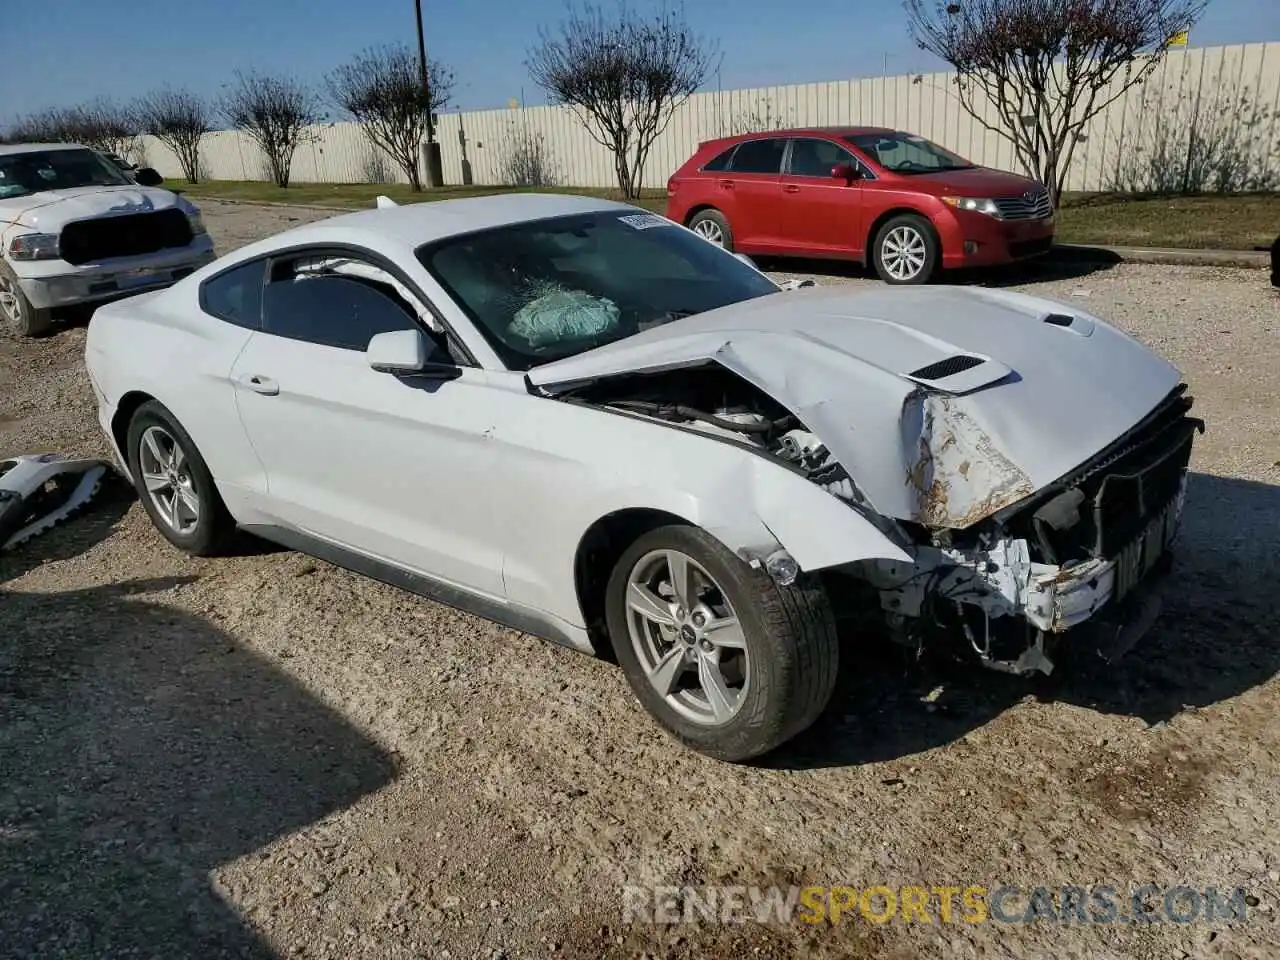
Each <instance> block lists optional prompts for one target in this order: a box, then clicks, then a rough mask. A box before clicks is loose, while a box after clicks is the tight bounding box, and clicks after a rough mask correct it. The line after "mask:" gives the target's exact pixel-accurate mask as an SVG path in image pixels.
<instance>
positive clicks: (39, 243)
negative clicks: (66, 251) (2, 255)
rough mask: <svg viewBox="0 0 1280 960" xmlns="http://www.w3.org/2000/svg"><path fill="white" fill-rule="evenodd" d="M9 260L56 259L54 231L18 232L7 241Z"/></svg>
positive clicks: (56, 239)
mask: <svg viewBox="0 0 1280 960" xmlns="http://www.w3.org/2000/svg"><path fill="white" fill-rule="evenodd" d="M8 252H9V259H10V260H24V261H29V260H57V259H58V257H59V256H60V254H59V251H58V235H57V234H56V233H20V234H18V236H16V237H14V238H13V239H12V240H10V241H9V251H8Z"/></svg>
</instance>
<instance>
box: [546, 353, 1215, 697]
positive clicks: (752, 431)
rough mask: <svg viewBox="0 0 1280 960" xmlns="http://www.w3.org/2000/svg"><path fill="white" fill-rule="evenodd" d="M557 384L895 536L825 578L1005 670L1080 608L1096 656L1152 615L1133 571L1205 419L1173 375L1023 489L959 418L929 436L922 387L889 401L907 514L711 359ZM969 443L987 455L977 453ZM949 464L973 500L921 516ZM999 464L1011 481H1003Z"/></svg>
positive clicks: (1150, 561)
mask: <svg viewBox="0 0 1280 960" xmlns="http://www.w3.org/2000/svg"><path fill="white" fill-rule="evenodd" d="M565 396H566V399H572V400H575V401H577V402H585V403H590V404H593V405H597V406H601V407H604V408H609V409H614V410H617V411H619V412H623V413H626V414H630V415H638V416H643V417H650V418H654V419H657V420H661V421H664V422H667V423H670V424H673V425H676V426H679V427H680V428H682V429H688V430H696V431H701V432H705V433H708V434H711V435H715V436H719V437H721V438H723V439H727V440H730V441H733V442H737V443H745V444H748V445H750V446H751V447H753V448H755V449H757V450H759V451H760V452H761V453H763V454H765V455H767V456H770V457H772V458H775V459H777V460H778V461H781V462H782V463H784V464H786V465H787V466H789V467H790V468H791V469H793V470H796V471H799V472H800V473H802V474H803V475H804V476H805V477H806V478H807V479H808V480H809V481H811V482H812V483H814V484H816V485H818V486H820V487H821V488H822V489H824V490H826V491H827V492H828V493H830V494H831V495H832V496H835V497H838V498H839V499H841V500H843V501H845V502H846V503H848V504H849V505H850V507H851V508H852V509H855V510H858V511H859V512H860V513H862V514H863V515H864V516H865V517H867V518H868V519H869V520H871V521H872V522H873V523H875V524H876V525H877V526H878V527H880V528H881V529H882V530H885V531H886V532H887V533H892V534H893V535H894V536H893V539H894V540H895V541H896V542H899V543H905V544H909V545H910V549H909V552H910V553H911V554H912V556H913V560H914V563H913V564H911V565H907V564H904V563H901V562H897V561H887V560H885V561H861V562H859V563H857V564H852V565H849V566H848V567H845V568H839V569H837V570H836V571H834V573H832V574H831V575H830V577H829V580H830V581H831V583H832V585H833V587H834V588H835V589H836V590H837V591H840V589H841V586H840V584H841V580H840V578H841V577H844V578H846V579H845V581H844V586H845V587H846V588H848V589H850V590H855V589H858V588H862V589H865V587H867V586H869V587H871V588H872V589H873V590H874V591H875V592H876V593H877V594H878V597H879V606H880V613H881V615H882V617H883V620H884V622H885V624H886V625H887V626H888V627H889V628H890V632H891V634H892V635H893V637H894V639H895V640H897V641H898V642H900V643H903V644H905V645H908V646H910V647H913V648H915V649H917V650H921V651H922V650H923V649H924V648H925V647H926V646H934V645H936V644H937V643H938V642H947V643H954V642H956V641H957V640H959V642H960V644H961V646H962V649H963V650H964V651H965V652H966V654H968V655H974V656H976V657H977V659H978V660H979V661H980V662H981V663H982V664H983V665H984V666H987V667H989V668H991V669H995V670H999V671H1003V672H1010V673H1017V674H1026V673H1033V672H1041V673H1045V674H1048V673H1051V672H1052V670H1053V661H1052V660H1051V659H1050V656H1049V654H1050V652H1051V650H1052V649H1053V648H1054V647H1055V646H1056V645H1057V644H1058V643H1059V642H1060V641H1061V639H1062V636H1063V635H1064V634H1066V633H1067V632H1068V631H1071V630H1074V629H1075V628H1077V627H1079V626H1081V625H1082V624H1085V623H1086V622H1089V623H1090V624H1091V626H1095V627H1097V626H1101V628H1102V629H1103V630H1104V633H1106V634H1107V635H1106V636H1105V637H1104V638H1103V640H1102V642H1101V644H1100V646H1099V651H1098V652H1099V653H1101V655H1102V656H1103V657H1104V658H1106V659H1108V660H1110V659H1114V658H1116V657H1118V656H1120V655H1121V654H1122V653H1123V652H1124V651H1125V650H1127V649H1128V648H1129V647H1130V646H1132V644H1133V643H1134V642H1136V640H1137V639H1138V636H1140V635H1141V632H1142V631H1144V630H1145V629H1146V626H1149V624H1150V622H1151V621H1153V620H1154V619H1155V616H1156V615H1157V614H1158V612H1159V605H1158V599H1155V598H1153V597H1152V596H1151V595H1150V592H1149V591H1140V590H1138V589H1137V587H1138V586H1139V584H1140V581H1144V580H1145V579H1146V577H1147V574H1149V573H1152V572H1153V570H1155V569H1156V568H1157V567H1163V566H1164V565H1166V564H1167V562H1168V556H1169V554H1168V548H1169V547H1170V546H1171V544H1172V541H1173V539H1174V537H1175V536H1176V533H1177V529H1178V525H1179V521H1180V518H1181V514H1182V507H1183V502H1184V498H1185V490H1186V471H1187V466H1188V463H1189V461H1190V454H1191V445H1192V437H1193V435H1194V434H1195V433H1196V432H1203V429H1204V424H1203V422H1202V421H1200V420H1197V419H1195V418H1192V417H1190V416H1188V412H1189V410H1190V408H1191V406H1192V400H1191V398H1190V397H1187V396H1185V386H1179V387H1178V388H1177V389H1176V390H1174V391H1173V392H1172V393H1171V394H1170V395H1169V396H1168V397H1166V398H1165V400H1164V401H1163V402H1162V403H1161V404H1160V405H1159V406H1158V407H1157V408H1156V409H1155V410H1153V411H1152V412H1151V414H1150V415H1149V416H1148V417H1147V418H1146V419H1145V420H1143V421H1142V422H1141V423H1139V424H1137V425H1135V426H1134V427H1133V428H1132V429H1131V430H1130V431H1129V432H1128V433H1127V434H1126V435H1125V436H1123V437H1121V438H1120V439H1119V440H1117V441H1116V442H1115V443H1114V444H1113V445H1111V446H1110V447H1108V448H1107V449H1105V450H1103V451H1101V452H1099V453H1098V454H1097V455H1096V456H1095V457H1093V458H1092V459H1091V460H1090V461H1089V462H1087V463H1085V464H1083V465H1081V466H1080V467H1079V468H1077V469H1076V470H1075V471H1074V472H1073V473H1072V474H1070V475H1069V476H1066V477H1063V478H1062V479H1061V480H1059V481H1058V482H1057V483H1055V484H1052V485H1050V486H1049V487H1047V488H1044V489H1041V490H1038V491H1035V490H1031V489H1029V488H1028V487H1026V485H1025V484H1024V483H1023V481H1024V479H1025V478H1024V477H1022V475H1021V474H1019V473H1017V472H1016V468H1013V470H1011V469H1010V468H1009V467H1008V466H1006V465H1005V464H1002V463H1000V462H999V458H1000V454H999V452H998V451H996V450H990V451H985V450H984V449H983V447H982V444H981V443H978V444H976V445H975V444H972V443H971V444H970V446H969V448H966V447H965V445H964V443H963V442H960V441H958V440H957V437H956V434H957V433H958V432H959V431H960V430H961V429H963V424H959V425H958V424H957V423H956V422H955V421H954V420H950V421H945V430H938V431H937V434H938V436H939V437H943V438H944V439H941V440H940V441H939V442H937V443H932V444H931V443H930V441H932V440H933V439H934V437H933V435H931V434H930V433H929V432H928V429H929V426H930V424H929V420H930V418H931V417H932V416H934V415H935V414H936V415H938V416H940V417H942V416H945V415H946V414H947V411H948V401H947V399H946V398H945V397H942V398H940V397H939V396H938V395H937V394H935V393H933V392H931V391H929V390H927V389H922V390H920V391H917V393H916V394H914V395H913V398H912V399H911V400H910V401H909V403H908V404H907V405H906V407H905V408H904V420H905V419H906V418H907V417H908V416H909V412H908V411H910V410H912V409H913V405H914V410H915V411H916V412H917V415H918V414H919V411H921V410H923V417H924V423H925V430H923V431H921V433H920V437H921V440H920V447H921V456H920V460H919V461H918V462H917V464H913V466H912V468H910V469H908V471H907V472H908V475H907V477H906V478H905V479H904V482H905V483H906V484H908V485H913V484H914V485H916V486H917V487H918V488H919V489H920V493H921V497H920V503H921V504H922V509H921V510H920V512H919V513H918V514H917V515H916V516H914V517H912V518H909V519H906V518H899V517H886V516H883V515H881V514H880V513H878V512H877V510H876V508H875V505H874V504H873V503H871V502H870V501H869V500H868V499H867V497H866V496H865V495H864V494H863V492H862V491H861V490H860V489H859V487H858V485H857V481H856V478H854V477H851V476H850V475H849V473H848V472H847V471H846V470H845V468H844V467H843V466H842V465H841V463H840V462H839V461H837V460H836V459H835V457H834V456H832V455H831V453H830V452H829V451H828V450H827V448H826V446H825V445H824V444H823V442H822V441H821V440H820V439H819V438H818V437H817V436H816V435H815V434H813V433H812V432H811V431H810V430H809V429H808V428H807V427H806V425H805V424H804V423H803V422H802V421H801V420H800V419H799V418H798V417H796V416H795V415H794V414H792V413H791V412H790V411H789V410H787V409H786V408H785V407H783V406H782V405H781V404H780V403H778V402H777V401H775V400H773V399H772V398H771V397H769V396H768V395H767V394H765V393H764V392H763V391H761V390H759V389H757V388H756V387H754V386H753V385H751V384H750V383H748V382H746V381H745V380H743V379H742V378H741V377H739V376H738V375H736V374H735V373H733V372H732V371H730V370H728V369H726V368H724V367H722V366H720V365H719V364H716V363H711V364H707V365H704V366H700V367H698V368H692V369H691V368H682V369H675V370H668V371H664V372H658V373H643V374H629V375H622V376H615V377H609V378H607V379H602V380H597V381H594V382H591V383H588V384H586V385H583V386H580V387H577V388H574V389H573V390H571V391H569V392H568V393H567V394H566V395H565ZM917 422H918V420H917ZM904 432H905V431H904ZM982 439H985V438H982ZM956 449H959V450H961V451H962V452H963V454H964V457H963V459H962V458H960V457H959V456H957V455H956V454H955V452H954V451H955V450H956ZM983 453H986V454H987V457H988V459H986V460H980V459H979V458H980V457H981V456H982V454H983ZM948 456H950V460H948ZM975 461H977V462H975ZM993 461H994V462H993ZM920 465H923V466H926V467H927V468H928V469H929V478H930V479H929V481H928V482H927V483H923V482H921V479H920V476H919V475H918V474H917V473H915V467H916V466H920ZM960 475H963V477H961V476H960ZM962 479H963V480H964V481H966V482H968V483H969V484H970V488H969V489H970V491H972V492H973V494H974V495H973V497H972V499H971V501H970V502H972V503H976V504H978V506H977V507H975V508H972V509H970V511H969V515H967V516H966V517H964V518H963V520H962V521H961V522H956V520H955V518H954V517H953V516H946V515H944V514H943V513H939V514H938V515H937V517H936V519H935V518H934V517H933V515H932V514H931V513H930V512H929V510H928V506H929V504H930V497H931V496H932V497H936V496H937V493H936V491H937V490H938V488H939V487H941V488H942V489H943V491H944V494H943V496H944V497H945V491H946V490H947V486H948V485H949V484H951V483H953V482H954V483H956V484H957V485H958V484H959V483H960V482H961V480H962ZM1011 480H1012V481H1014V482H1016V483H1017V484H1021V485H1020V486H1016V487H1011V486H1010V481H1011ZM975 484H976V486H975ZM984 484H985V485H986V490H985V492H984V487H983V485H984ZM850 580H852V581H856V584H857V586H856V587H855V585H854V584H853V583H851V582H850ZM1131 595H1133V597H1132V603H1130V605H1129V606H1130V607H1136V608H1137V610H1136V613H1135V612H1133V611H1132V610H1129V611H1126V613H1127V616H1126V618H1125V619H1124V621H1123V622H1122V623H1120V624H1119V625H1118V626H1115V627H1114V628H1113V627H1112V626H1111V625H1110V624H1108V623H1106V620H1107V618H1106V616H1105V615H1104V614H1105V613H1110V612H1112V610H1113V608H1115V607H1116V606H1118V604H1119V603H1120V602H1121V601H1122V600H1126V601H1127V600H1130V597H1131ZM833 599H834V598H833ZM1108 605H1109V608H1108V610H1107V611H1103V610H1102V608H1103V607H1104V606H1108ZM1095 615H1096V616H1095Z"/></svg>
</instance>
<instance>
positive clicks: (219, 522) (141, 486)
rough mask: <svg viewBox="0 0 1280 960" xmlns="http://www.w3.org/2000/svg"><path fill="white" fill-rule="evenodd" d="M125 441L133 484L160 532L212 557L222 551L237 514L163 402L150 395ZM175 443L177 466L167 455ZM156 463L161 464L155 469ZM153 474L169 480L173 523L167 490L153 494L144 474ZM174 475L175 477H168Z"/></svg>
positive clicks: (233, 530)
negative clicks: (174, 513)
mask: <svg viewBox="0 0 1280 960" xmlns="http://www.w3.org/2000/svg"><path fill="white" fill-rule="evenodd" d="M166 438H167V441H166ZM126 442H127V447H128V450H127V454H126V455H127V456H128V458H129V472H130V473H131V474H132V475H133V485H134V489H135V490H136V491H137V493H138V499H139V500H141V501H142V507H143V509H144V510H146V511H147V516H149V517H150V518H151V522H152V523H153V524H155V527H156V529H157V530H159V531H160V534H161V535H162V536H163V537H164V538H165V539H166V540H168V541H169V542H170V543H171V544H173V545H174V546H175V547H177V548H178V549H179V550H181V551H183V552H184V553H189V554H191V555H192V556H196V557H210V556H216V555H218V554H220V553H223V552H225V551H226V549H227V548H228V547H229V546H230V545H231V543H232V541H233V540H234V538H235V533H236V524H235V520H233V519H232V517H231V514H230V513H228V512H227V508H226V505H225V504H224V503H223V502H222V497H221V496H220V495H219V494H218V489H217V487H216V486H215V485H214V482H213V475H212V474H210V472H209V467H208V465H207V464H206V463H205V462H204V458H203V457H202V456H200V451H199V450H198V449H196V445H195V443H193V442H192V440H191V437H190V435H188V433H187V431H186V430H184V429H183V428H182V424H180V423H178V421H177V419H176V418H175V417H174V416H173V414H172V413H170V412H169V411H168V410H167V409H165V407H164V406H163V405H162V404H160V403H159V402H157V401H155V400H149V401H147V402H146V403H144V404H142V406H140V407H139V408H138V409H137V411H136V412H135V413H134V415H133V419H132V420H131V421H130V422H129V435H128V439H127V441H126ZM153 445H154V446H153ZM174 448H176V449H177V450H178V451H180V452H181V458H180V460H179V461H178V463H177V466H176V467H175V466H174V463H173V461H172V460H169V461H168V462H167V463H166V455H167V454H169V453H170V452H171V450H172V449H174ZM157 465H158V466H159V467H160V468H161V469H159V470H157ZM144 468H145V471H144ZM169 471H171V472H169ZM157 475H167V476H168V477H169V478H170V480H171V482H170V483H169V485H168V489H169V491H171V493H172V503H173V504H175V508H176V509H178V510H179V511H180V512H179V514H178V522H176V523H175V522H174V521H173V520H172V519H171V517H170V516H169V515H166V511H165V510H164V508H163V506H162V504H163V503H164V502H165V501H169V500H170V499H171V497H170V495H169V494H168V493H166V492H165V490H164V489H160V490H156V491H155V493H154V495H153V491H152V489H150V487H149V484H148V480H147V477H148V476H157ZM175 476H176V477H177V478H178V479H177V482H176V483H175V482H173V480H172V478H173V477H175ZM184 481H185V482H184ZM179 488H181V491H179ZM157 501H159V502H157ZM179 504H180V507H179V506H176V505H179ZM192 506H194V510H192ZM169 513H170V514H171V513H172V510H171V511H169Z"/></svg>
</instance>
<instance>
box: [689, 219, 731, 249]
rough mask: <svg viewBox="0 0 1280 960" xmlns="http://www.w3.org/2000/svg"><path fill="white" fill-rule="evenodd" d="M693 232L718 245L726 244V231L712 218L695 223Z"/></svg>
mask: <svg viewBox="0 0 1280 960" xmlns="http://www.w3.org/2000/svg"><path fill="white" fill-rule="evenodd" d="M693 232H694V233H696V234H697V235H698V236H700V237H702V239H704V240H710V241H711V242H712V243H714V244H715V245H716V246H717V247H723V246H724V231H723V230H721V229H720V224H718V223H716V222H715V221H714V220H712V219H710V218H708V219H705V220H699V221H698V222H697V223H695V224H694V225H693Z"/></svg>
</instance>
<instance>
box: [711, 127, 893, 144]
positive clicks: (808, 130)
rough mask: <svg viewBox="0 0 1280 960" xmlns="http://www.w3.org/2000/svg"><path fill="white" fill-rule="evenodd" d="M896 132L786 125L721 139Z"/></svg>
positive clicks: (855, 135) (881, 128) (861, 128)
mask: <svg viewBox="0 0 1280 960" xmlns="http://www.w3.org/2000/svg"><path fill="white" fill-rule="evenodd" d="M897 132H898V131H897V130H895V129H894V128H893V127H788V128H786V129H784V130H755V131H752V132H751V133H740V134H737V135H736V136H732V137H723V138H722V139H723V140H726V141H728V140H746V139H748V138H751V137H795V136H803V135H804V134H813V133H821V134H825V135H826V136H829V137H857V136H861V135H863V134H867V133H897Z"/></svg>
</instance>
